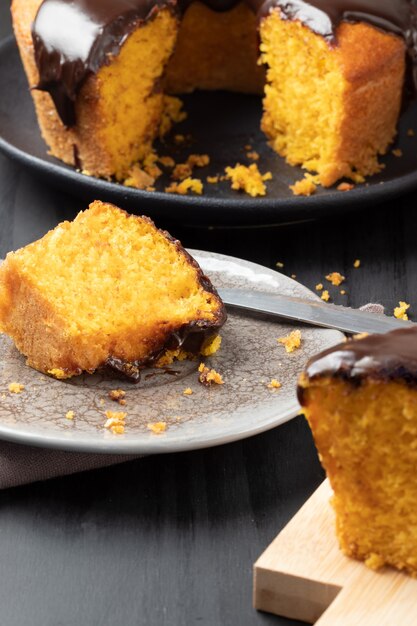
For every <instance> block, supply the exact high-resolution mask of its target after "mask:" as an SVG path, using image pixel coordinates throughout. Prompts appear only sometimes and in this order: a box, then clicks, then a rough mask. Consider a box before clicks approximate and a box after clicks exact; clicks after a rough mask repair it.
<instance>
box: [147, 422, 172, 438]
mask: <svg viewBox="0 0 417 626" xmlns="http://www.w3.org/2000/svg"><path fill="white" fill-rule="evenodd" d="M148 428H149V430H151V431H152V432H153V434H154V435H162V434H163V433H164V432H165V431H166V429H167V424H166V422H151V423H149V424H148Z"/></svg>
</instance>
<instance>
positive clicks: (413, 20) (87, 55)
mask: <svg viewBox="0 0 417 626" xmlns="http://www.w3.org/2000/svg"><path fill="white" fill-rule="evenodd" d="M193 1H194V0H43V2H42V4H41V6H40V8H39V11H38V13H37V16H36V19H35V21H34V24H33V27H32V36H33V41H34V46H35V57H36V63H37V66H38V70H39V77H40V78H39V84H38V85H37V88H38V89H40V90H43V91H47V92H49V93H50V94H51V96H52V98H53V101H54V103H55V106H56V109H57V111H58V113H59V115H60V117H61V119H62V121H63V123H64V124H65V125H66V126H68V127H70V126H73V125H74V124H75V122H76V119H75V108H74V103H75V99H76V96H77V93H78V91H79V89H80V87H81V86H82V84H83V82H84V80H85V79H86V78H87V77H88V76H89V75H90V74H94V73H96V72H97V71H98V70H99V69H100V67H101V66H102V65H103V64H105V63H106V62H107V61H108V59H109V58H110V57H111V56H114V55H117V54H118V52H119V51H120V48H121V46H122V45H123V43H124V41H125V40H126V38H127V37H128V35H129V34H130V33H131V32H132V30H133V29H134V28H135V27H136V26H137V25H138V24H139V23H141V22H144V21H147V20H148V19H150V18H152V17H153V16H154V15H155V14H156V13H157V12H158V10H159V9H161V8H163V7H170V8H171V9H172V10H174V11H176V12H177V13H178V14H180V13H183V12H184V11H185V10H186V9H187V8H188V6H189V5H190V4H191V3H192V2H193ZM202 1H203V2H204V3H205V4H207V6H209V7H210V8H211V9H213V10H215V11H227V10H229V9H231V8H233V7H234V6H235V5H236V4H238V3H239V1H240V0H202ZM243 1H246V2H247V4H248V5H249V6H250V7H251V8H252V9H253V11H254V12H255V13H257V14H258V16H259V19H262V18H263V17H265V16H266V15H268V14H269V12H270V11H271V10H272V9H276V8H277V9H279V10H280V11H281V14H282V15H283V16H284V17H285V18H287V19H290V20H299V21H301V22H302V23H303V24H305V25H306V26H308V28H310V29H311V30H312V31H313V32H315V33H317V34H319V35H321V36H322V37H324V38H325V39H327V40H328V42H329V44H332V45H333V44H336V43H337V41H336V31H337V27H338V26H339V24H340V23H341V22H342V21H347V22H367V23H369V24H371V25H373V26H375V27H376V28H379V29H382V30H384V31H387V32H389V33H394V34H396V35H399V36H401V37H403V38H404V40H405V42H406V46H407V50H408V58H409V72H408V74H409V76H410V77H411V79H412V80H410V79H409V80H408V82H409V83H410V85H413V86H414V91H416V90H417V9H416V8H415V6H414V4H413V0H396V1H395V0H309V1H307V0H243ZM138 66H140V62H139V63H138Z"/></svg>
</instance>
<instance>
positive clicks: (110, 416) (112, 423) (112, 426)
mask: <svg viewBox="0 0 417 626" xmlns="http://www.w3.org/2000/svg"><path fill="white" fill-rule="evenodd" d="M105 415H106V417H107V421H106V422H105V424H104V428H107V429H108V430H111V431H112V433H113V434H114V435H122V434H123V433H124V431H125V419H126V415H127V413H123V412H121V411H120V412H118V411H106V413H105Z"/></svg>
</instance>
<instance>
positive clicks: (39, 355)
mask: <svg viewBox="0 0 417 626" xmlns="http://www.w3.org/2000/svg"><path fill="white" fill-rule="evenodd" d="M225 320H226V312H225V308H224V305H223V304H222V302H221V300H220V298H219V296H218V295H217V293H216V291H215V289H214V287H213V286H212V284H211V282H210V281H209V279H208V278H207V277H206V276H205V275H204V274H203V272H202V271H201V269H200V267H199V266H198V264H197V263H196V262H195V260H194V259H192V257H191V256H190V255H189V254H188V253H187V252H186V251H185V250H184V249H183V247H182V246H181V244H180V243H179V242H178V241H176V240H175V239H172V238H171V237H170V236H169V235H168V233H165V232H163V231H160V230H158V229H157V228H156V227H155V225H154V224H153V222H152V221H151V220H150V219H149V218H146V217H137V216H131V215H129V214H127V213H126V212H124V211H121V210H120V209H117V208H116V207H114V206H113V205H109V204H104V203H101V202H98V201H96V202H94V203H93V204H92V205H91V206H90V208H89V210H87V211H85V212H83V213H80V214H79V215H78V216H77V218H76V219H75V220H74V221H73V222H63V223H62V224H60V225H58V226H57V227H56V229H54V230H53V231H50V232H49V233H47V235H45V237H43V238H42V239H41V240H39V241H37V242H34V243H33V244H30V245H28V246H26V247H25V248H22V249H21V250H18V251H17V252H15V253H9V254H8V255H7V257H6V260H5V261H4V263H3V264H2V266H1V267H0V328H1V329H2V331H3V332H6V333H7V334H9V335H10V336H11V337H12V339H13V340H14V342H15V344H16V346H17V348H18V349H19V350H20V351H21V352H22V353H23V354H24V355H25V356H26V357H27V359H28V363H29V365H31V366H32V367H34V368H36V369H39V370H40V371H43V372H47V373H50V374H52V375H54V376H56V377H58V378H65V377H68V376H72V375H74V374H79V373H80V372H81V371H90V372H91V371H94V370H96V369H97V368H100V367H103V366H108V367H111V368H112V369H113V370H117V371H119V372H121V373H123V374H125V375H127V376H129V377H130V378H132V379H138V378H139V374H140V369H141V368H142V367H143V366H144V365H146V364H150V363H155V362H156V361H157V360H158V358H159V357H160V356H161V355H162V354H163V353H164V352H165V351H167V350H171V351H172V350H177V349H181V350H182V351H183V353H185V354H188V353H192V354H198V353H199V352H200V350H203V352H204V351H205V350H208V349H209V348H208V345H207V342H209V341H211V340H212V339H214V337H215V336H216V335H217V332H218V329H219V328H220V327H221V326H222V325H223V323H224V322H225ZM218 345H219V342H218ZM217 347H218V346H217Z"/></svg>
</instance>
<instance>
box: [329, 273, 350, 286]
mask: <svg viewBox="0 0 417 626" xmlns="http://www.w3.org/2000/svg"><path fill="white" fill-rule="evenodd" d="M326 280H328V281H329V283H332V285H334V286H335V287H339V285H341V284H342V283H343V282H344V280H345V277H344V276H342V274H340V273H339V272H331V274H327V276H326Z"/></svg>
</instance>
